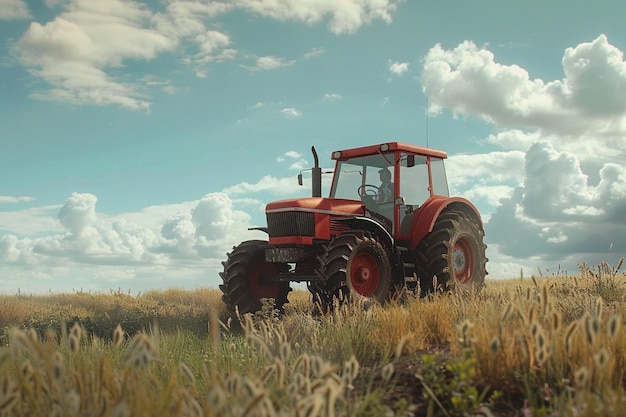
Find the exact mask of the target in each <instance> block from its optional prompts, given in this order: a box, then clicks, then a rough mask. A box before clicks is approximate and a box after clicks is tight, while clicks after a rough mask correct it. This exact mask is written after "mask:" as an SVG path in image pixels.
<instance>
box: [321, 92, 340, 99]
mask: <svg viewBox="0 0 626 417" xmlns="http://www.w3.org/2000/svg"><path fill="white" fill-rule="evenodd" d="M322 100H324V101H337V100H341V95H340V94H337V93H326V94H324V97H322Z"/></svg>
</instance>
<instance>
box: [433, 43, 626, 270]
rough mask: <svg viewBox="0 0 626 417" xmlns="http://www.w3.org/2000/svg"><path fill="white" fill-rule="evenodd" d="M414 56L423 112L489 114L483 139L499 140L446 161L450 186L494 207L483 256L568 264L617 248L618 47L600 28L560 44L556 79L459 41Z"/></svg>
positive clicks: (622, 90)
mask: <svg viewBox="0 0 626 417" xmlns="http://www.w3.org/2000/svg"><path fill="white" fill-rule="evenodd" d="M423 62H424V71H423V75H422V80H421V81H422V88H423V91H424V92H425V94H427V95H428V97H429V102H430V104H431V108H430V111H431V112H432V113H434V114H439V113H440V112H442V111H444V110H449V111H451V112H452V113H453V114H454V115H456V116H463V117H477V118H480V119H482V120H484V121H486V122H488V123H491V124H493V126H494V128H495V129H497V130H496V133H494V134H492V135H490V136H489V137H488V138H487V140H486V142H487V144H489V145H492V146H498V147H500V148H502V149H504V150H505V151H504V152H491V153H489V154H485V155H454V156H452V157H451V158H450V159H449V163H448V167H449V170H448V173H449V176H450V183H451V184H452V185H453V187H455V188H456V190H455V191H457V192H460V193H461V194H462V195H464V196H466V197H468V198H470V199H472V200H478V201H479V202H483V203H486V204H487V205H488V206H490V207H492V208H495V210H494V211H493V212H487V213H486V215H485V218H486V219H487V221H486V225H485V228H486V241H487V242H488V244H489V248H488V256H489V258H490V259H491V261H490V264H491V265H492V267H493V266H496V267H497V266H506V265H509V266H508V267H510V266H511V265H515V267H516V266H517V265H521V266H523V267H525V268H527V267H528V266H529V265H533V264H534V265H535V267H537V266H544V267H545V266H552V267H553V266H554V265H556V264H562V265H564V266H566V267H567V268H569V269H570V271H572V272H573V271H575V269H576V264H577V263H579V262H588V263H599V262H601V261H602V260H605V259H606V258H607V256H608V255H609V252H608V251H609V248H610V247H611V248H613V249H614V250H615V252H616V253H622V254H626V237H625V236H626V218H625V217H624V213H626V168H624V164H623V159H624V157H625V156H626V152H624V149H625V146H626V101H624V99H623V97H624V96H626V64H625V62H624V59H623V53H622V51H620V50H619V49H617V48H616V47H615V46H613V45H611V44H610V43H609V42H608V39H607V38H606V36H604V35H601V36H599V37H597V38H596V39H595V40H593V41H592V42H587V43H582V44H580V45H578V46H575V47H572V48H568V49H567V50H566V51H565V53H564V57H563V60H562V63H563V73H564V77H563V78H562V79H557V80H541V79H531V77H530V76H529V74H528V72H527V71H526V70H524V69H523V68H521V67H519V66H516V65H503V64H500V63H498V62H497V61H496V59H495V55H494V54H493V53H492V52H490V51H489V50H487V49H486V47H483V48H479V47H477V46H476V45H475V44H474V43H472V42H469V41H468V42H464V43H462V44H460V45H458V46H457V47H456V48H453V49H451V50H444V49H443V48H442V47H441V46H439V45H437V46H435V47H433V48H432V49H431V50H430V51H429V53H428V54H427V56H426V57H425V59H424V60H423ZM494 260H495V262H494ZM492 267H490V268H489V269H492Z"/></svg>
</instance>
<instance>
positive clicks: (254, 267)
mask: <svg viewBox="0 0 626 417" xmlns="http://www.w3.org/2000/svg"><path fill="white" fill-rule="evenodd" d="M267 247H268V244H267V242H266V241H262V240H250V241H246V242H242V243H241V244H239V245H238V246H236V247H234V248H233V251H232V252H231V253H229V254H228V260H227V261H226V262H222V264H223V265H224V272H221V273H220V276H221V277H222V281H223V283H222V285H220V290H221V291H222V294H223V295H222V301H224V303H225V304H226V307H227V309H228V312H229V313H230V314H231V316H233V317H234V316H236V312H239V314H241V315H243V314H246V313H254V312H256V311H258V310H259V309H260V308H261V300H262V299H264V298H270V299H273V300H274V307H275V308H276V309H277V310H279V311H281V312H282V311H283V306H284V305H285V304H286V303H287V294H288V293H289V291H291V288H290V287H289V283H287V282H272V283H268V282H265V280H264V278H265V277H267V276H270V275H278V274H279V273H281V272H287V271H288V269H289V267H288V265H287V264H283V263H272V262H266V261H265V249H266V248H267Z"/></svg>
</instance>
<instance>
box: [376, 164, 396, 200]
mask: <svg viewBox="0 0 626 417" xmlns="http://www.w3.org/2000/svg"><path fill="white" fill-rule="evenodd" d="M378 175H379V176H380V187H378V201H376V202H377V203H378V204H385V203H393V182H391V171H389V168H386V167H385V168H383V169H381V170H380V171H378Z"/></svg>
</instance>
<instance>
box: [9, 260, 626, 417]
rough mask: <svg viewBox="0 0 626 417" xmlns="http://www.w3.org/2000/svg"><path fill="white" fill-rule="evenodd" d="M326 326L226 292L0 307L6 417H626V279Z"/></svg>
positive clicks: (439, 299) (511, 292) (485, 294)
mask: <svg viewBox="0 0 626 417" xmlns="http://www.w3.org/2000/svg"><path fill="white" fill-rule="evenodd" d="M621 264H622V261H620V262H619V263H618V264H617V265H615V266H613V265H610V264H607V263H602V264H600V265H593V266H588V265H581V266H580V273H579V274H576V275H567V274H563V273H560V272H559V273H554V274H553V273H547V274H546V276H541V275H540V276H533V277H530V278H523V277H520V278H517V279H510V280H502V281H487V286H486V287H485V288H484V290H483V291H482V292H480V293H479V294H465V295H460V294H438V295H435V296H430V297H426V298H421V299H419V298H411V297H407V298H406V299H404V300H397V301H395V302H393V303H391V304H390V305H387V306H383V307H381V306H364V305H360V304H359V303H353V304H350V305H346V306H342V307H341V308H337V309H336V310H335V311H334V312H333V313H331V314H328V315H324V316H314V315H312V314H311V311H312V306H311V304H310V300H309V294H308V292H306V291H302V290H300V291H294V292H292V293H290V296H289V301H290V302H289V304H287V306H286V311H285V314H284V315H282V316H279V315H278V314H277V312H276V311H275V310H274V309H273V306H272V305H271V303H265V304H264V306H263V309H262V310H261V311H259V312H258V313H256V314H255V315H253V316H250V315H248V316H245V317H241V318H240V319H239V320H232V319H229V318H228V317H227V316H226V313H225V311H224V306H223V305H222V303H221V300H220V293H219V291H218V290H214V289H202V290H195V291H183V290H176V289H170V290H166V291H153V292H148V293H144V294H139V295H135V296H131V295H130V294H126V293H122V292H120V291H111V292H109V293H100V294H91V293H84V292H75V293H72V294H49V295H45V296H31V295H4V296H0V344H1V347H0V416H2V417H4V416H114V417H125V416H128V417H130V416H138V417H139V416H190V417H191V416H225V417H230V416H303V417H305V416H306V417H313V416H328V417H330V416H376V417H378V416H389V417H391V416H414V415H415V416H445V417H452V416H523V417H529V416H576V417H580V416H623V415H624V413H625V411H624V410H626V390H625V382H626V323H625V320H626V313H625V311H624V305H625V304H624V296H625V294H626V287H625V284H626V274H624V273H622V272H620V268H621Z"/></svg>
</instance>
